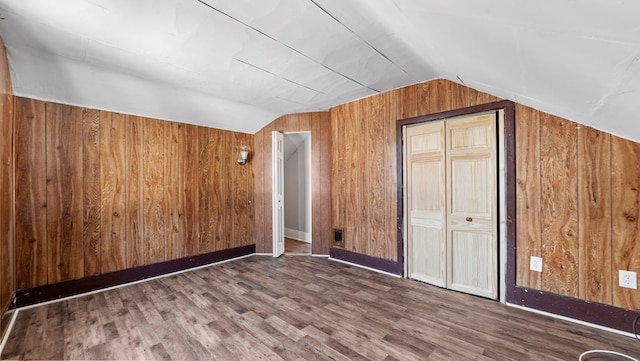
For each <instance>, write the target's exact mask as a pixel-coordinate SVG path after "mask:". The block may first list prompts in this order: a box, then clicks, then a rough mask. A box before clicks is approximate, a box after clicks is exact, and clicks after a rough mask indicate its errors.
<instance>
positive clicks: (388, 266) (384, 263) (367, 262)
mask: <svg viewBox="0 0 640 361" xmlns="http://www.w3.org/2000/svg"><path fill="white" fill-rule="evenodd" d="M329 253H330V254H329V257H331V258H335V259H338V260H341V261H345V262H349V263H353V264H357V265H360V266H364V267H369V268H373V269H377V270H379V271H383V272H387V273H392V274H396V275H402V267H403V266H402V260H401V261H400V262H396V261H392V260H388V259H384V258H377V257H372V256H368V255H365V254H362V253H356V252H351V251H347V250H346V249H344V248H339V247H332V248H331V249H330V250H329Z"/></svg>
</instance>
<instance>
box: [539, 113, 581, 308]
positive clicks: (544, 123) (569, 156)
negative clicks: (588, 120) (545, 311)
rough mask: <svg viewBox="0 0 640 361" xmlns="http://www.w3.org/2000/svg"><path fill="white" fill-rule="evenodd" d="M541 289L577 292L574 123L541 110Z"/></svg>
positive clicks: (560, 292) (557, 291) (554, 291)
mask: <svg viewBox="0 0 640 361" xmlns="http://www.w3.org/2000/svg"><path fill="white" fill-rule="evenodd" d="M540 127H541V129H540V137H541V142H540V143H541V144H540V152H541V153H540V158H541V164H540V167H541V168H540V172H541V178H542V180H541V192H542V199H541V210H542V239H543V240H544V241H543V243H542V258H543V262H544V265H543V268H542V289H543V290H544V291H548V292H553V293H558V294H562V295H567V296H571V297H577V296H578V289H577V287H576V285H577V284H578V224H577V219H578V212H577V211H578V204H577V203H578V200H577V186H578V185H577V180H576V177H575V174H576V172H577V154H576V151H577V150H576V137H577V135H576V125H575V123H572V122H569V121H567V120H566V119H562V118H558V117H554V116H551V115H548V114H541V117H540Z"/></svg>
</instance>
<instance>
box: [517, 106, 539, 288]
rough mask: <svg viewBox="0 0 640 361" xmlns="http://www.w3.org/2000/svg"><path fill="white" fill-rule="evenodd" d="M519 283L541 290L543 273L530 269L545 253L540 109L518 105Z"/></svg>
mask: <svg viewBox="0 0 640 361" xmlns="http://www.w3.org/2000/svg"><path fill="white" fill-rule="evenodd" d="M516 136H517V139H518V141H517V142H516V154H517V158H516V178H517V180H516V187H517V189H516V197H517V200H516V232H517V234H516V237H517V239H518V254H517V260H516V265H517V270H516V283H517V284H518V285H519V286H524V287H532V288H536V289H540V288H541V287H542V277H541V276H542V274H541V273H540V272H536V271H531V270H530V269H529V260H530V257H531V256H535V257H541V256H542V249H541V247H542V245H541V239H542V238H541V237H542V231H541V229H540V227H541V224H540V215H541V209H540V197H541V190H540V112H538V111H537V110H534V109H531V108H528V107H524V106H521V105H518V106H516Z"/></svg>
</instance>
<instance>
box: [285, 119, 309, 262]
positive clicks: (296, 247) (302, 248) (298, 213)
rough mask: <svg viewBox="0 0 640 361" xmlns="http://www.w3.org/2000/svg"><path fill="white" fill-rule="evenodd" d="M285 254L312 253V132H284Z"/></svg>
mask: <svg viewBox="0 0 640 361" xmlns="http://www.w3.org/2000/svg"><path fill="white" fill-rule="evenodd" d="M283 155H284V157H283V158H284V172H283V176H284V236H285V254H303V255H311V242H312V237H311V234H312V233H311V132H297V133H285V134H284V154H283Z"/></svg>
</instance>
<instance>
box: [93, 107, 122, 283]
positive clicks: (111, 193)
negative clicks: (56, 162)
mask: <svg viewBox="0 0 640 361" xmlns="http://www.w3.org/2000/svg"><path fill="white" fill-rule="evenodd" d="M125 120H126V119H125V116H124V115H122V114H118V113H110V112H104V111H102V112H100V155H101V159H100V162H101V163H100V184H101V186H102V201H101V203H102V209H101V213H100V220H101V227H102V228H101V236H100V239H101V252H102V259H101V261H102V262H101V266H102V273H106V272H113V271H117V270H121V269H124V268H125V267H126V266H127V257H126V255H127V247H126V243H125V242H126V239H127V238H126V231H127V223H126V214H127V208H126V205H127V190H128V188H127V186H128V184H126V174H127V173H126V171H125V170H126V169H127V168H126V163H125V155H126V147H125V144H126V143H125V142H126V130H127V128H126V125H127V124H126V123H125Z"/></svg>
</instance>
